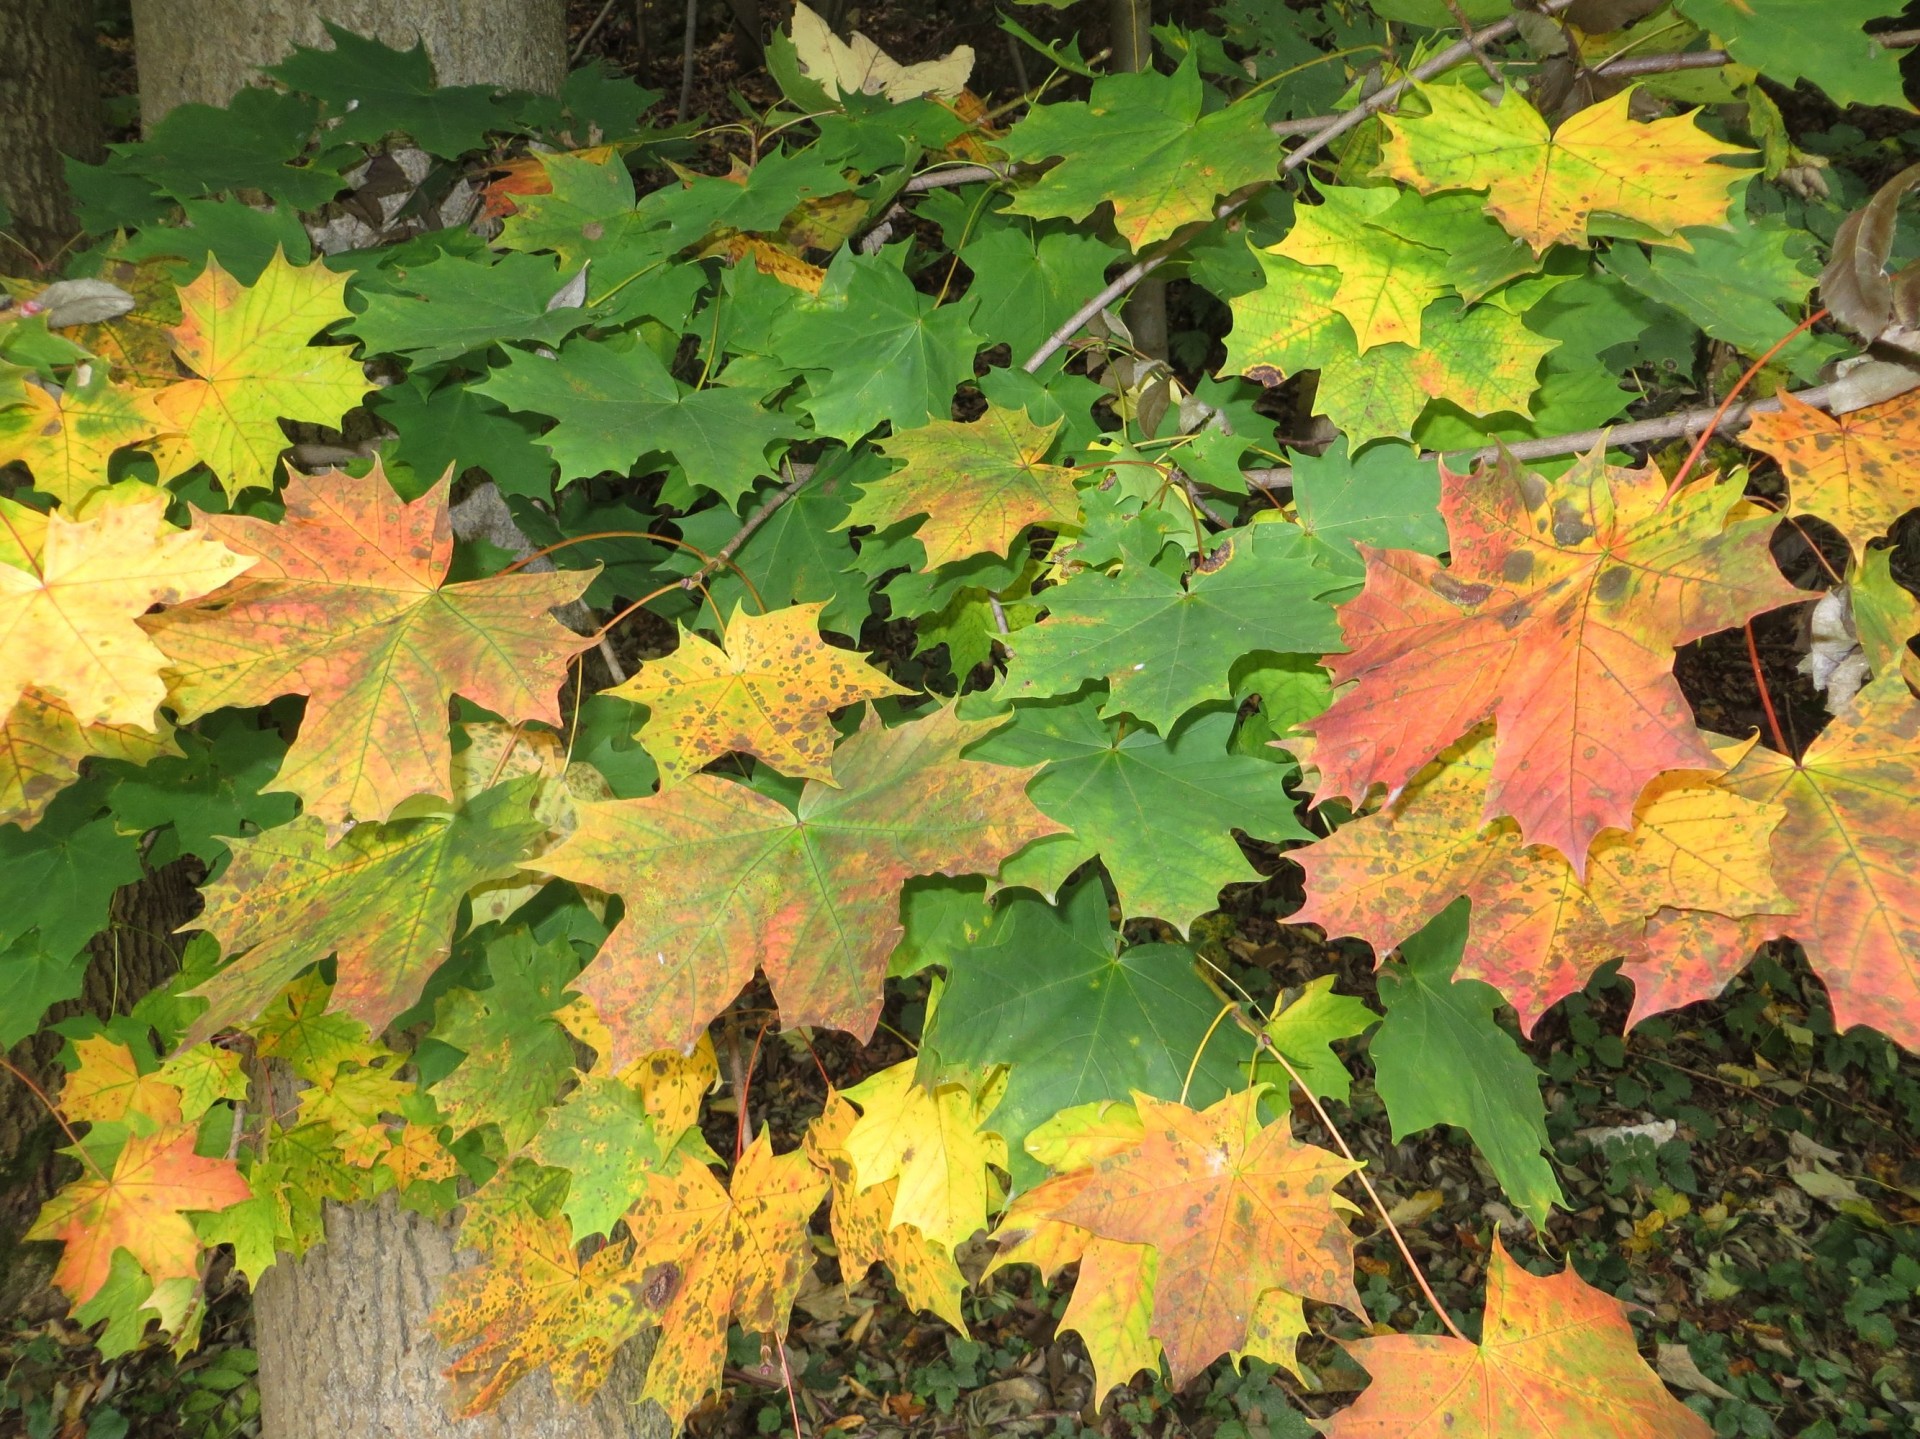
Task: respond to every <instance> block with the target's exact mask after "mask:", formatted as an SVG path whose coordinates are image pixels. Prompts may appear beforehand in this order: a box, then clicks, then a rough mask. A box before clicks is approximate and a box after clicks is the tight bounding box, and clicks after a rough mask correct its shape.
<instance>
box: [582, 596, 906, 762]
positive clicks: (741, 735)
mask: <svg viewBox="0 0 1920 1439" xmlns="http://www.w3.org/2000/svg"><path fill="white" fill-rule="evenodd" d="M824 608H825V606H824V605H818V604H813V605H792V606H789V607H788V608H786V609H782V610H774V611H772V612H771V613H769V614H763V615H749V614H746V613H745V612H744V611H743V610H742V608H741V607H740V606H738V605H736V606H735V607H734V611H733V618H732V619H731V620H730V621H728V623H727V628H726V633H725V635H724V636H723V637H722V643H723V645H724V648H723V647H722V645H716V644H713V643H712V642H710V641H708V640H706V639H703V638H702V637H701V636H699V635H697V634H694V633H693V632H692V631H691V630H686V629H683V630H681V632H680V647H679V648H678V649H676V650H675V651H674V652H673V653H672V654H670V655H666V656H664V657H662V658H660V659H657V660H648V661H647V662H646V663H645V664H644V665H643V666H641V669H640V672H639V673H638V674H636V675H635V676H634V677H633V678H632V679H630V680H628V681H627V682H626V683H625V684H623V685H621V686H619V687H618V688H617V689H613V690H609V691H607V693H609V694H615V695H618V696H620V698H622V699H628V700H634V701H637V702H638V703H640V704H644V705H646V706H647V707H648V709H649V712H650V713H649V715H648V718H647V722H646V724H645V725H644V726H643V727H642V728H641V731H640V733H639V734H638V735H637V736H636V738H638V739H639V740H640V742H641V743H642V744H644V745H645V746H646V747H647V752H648V753H649V754H651V755H652V756H653V758H654V762H655V763H656V764H658V765H659V766H660V788H661V789H662V790H663V791H664V790H668V789H671V788H672V787H673V786H675V785H677V784H679V783H680V782H681V781H682V780H684V779H687V778H688V777H689V776H691V775H693V774H694V773H696V772H697V771H698V770H699V769H700V768H701V767H702V766H703V765H705V764H706V763H707V762H708V761H709V760H712V759H717V758H718V757H719V756H721V755H723V754H729V753H733V752H736V751H737V752H739V753H742V754H750V755H754V756H756V757H758V758H760V759H763V760H765V761H766V762H767V763H768V764H770V765H772V766H773V767H774V768H775V769H777V770H779V771H780V772H781V773H782V774H787V775H793V776H795V777H796V778H804V779H815V780H820V781H821V782H823V783H825V784H832V783H833V742H834V740H835V738H836V737H837V736H836V735H835V732H834V728H833V725H832V724H831V723H830V721H829V719H828V716H829V715H830V714H831V713H832V712H833V711H834V710H837V709H841V708H843V707H844V706H846V705H851V704H858V703H860V701H862V700H869V699H878V698H879V697H880V696H881V695H904V694H911V693H913V691H911V690H908V689H904V688H902V687H901V686H899V685H897V684H895V683H894V682H893V681H892V680H890V679H888V678H887V677H886V676H885V675H884V674H882V673H881V672H880V671H879V670H877V669H875V668H874V667H873V666H872V665H871V664H870V663H868V662H867V661H866V660H865V658H864V657H863V656H861V655H858V654H854V653H852V652H850V651H847V650H842V649H836V648H834V647H833V646H831V645H828V644H826V643H824V642H823V641H822V640H821V638H820V611H821V610H822V609H824Z"/></svg>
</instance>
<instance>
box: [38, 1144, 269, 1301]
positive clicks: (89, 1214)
mask: <svg viewBox="0 0 1920 1439" xmlns="http://www.w3.org/2000/svg"><path fill="white" fill-rule="evenodd" d="M194 1138H195V1130H194V1129H193V1128H191V1127H185V1128H167V1129H162V1130H160V1131H158V1132H157V1133H154V1134H148V1135H140V1134H135V1135H133V1136H131V1137H130V1138H129V1139H128V1140H127V1142H126V1145H125V1147H124V1148H122V1149H121V1151H120V1157H119V1158H118V1159H117V1160H115V1161H114V1166H113V1173H112V1175H111V1176H108V1177H102V1176H101V1175H99V1174H98V1173H97V1172H96V1173H94V1174H92V1175H89V1176H88V1177H85V1178H82V1179H77V1180H75V1181H74V1182H73V1183H72V1184H69V1185H68V1186H67V1187H66V1188H65V1189H63V1190H61V1191H60V1192H59V1193H58V1194H56V1195H54V1197H53V1198H52V1199H49V1200H48V1201H47V1202H46V1204H45V1205H44V1206H43V1207H42V1208H41V1210H40V1217H39V1218H38V1219H36V1220H34V1222H33V1228H31V1229H29V1230H28V1231H27V1238H29V1239H53V1240H58V1241H60V1242H61V1243H63V1244H65V1245H66V1249H65V1251H64V1252H63V1253H62V1254H61V1256H60V1265H59V1267H58V1268H57V1269H55V1270H54V1272H53V1282H54V1283H55V1284H57V1285H59V1286H60V1287H61V1288H62V1289H64V1290H65V1291H66V1293H67V1296H68V1297H69V1298H70V1299H72V1300H73V1302H74V1303H76V1304H81V1303H84V1302H85V1301H87V1300H88V1299H91V1298H92V1297H93V1296H94V1295H95V1294H96V1293H98V1292H99V1290H100V1286H101V1285H102V1284H105V1283H106V1282H107V1271H108V1269H109V1268H110V1267H111V1266H112V1263H113V1251H114V1250H116V1249H124V1250H126V1251H127V1253H129V1254H131V1255H132V1256H133V1257H134V1258H135V1259H136V1260H138V1261H139V1263H140V1267H141V1268H142V1269H144V1270H146V1272H147V1277H148V1278H149V1279H151V1280H152V1281H153V1282H154V1284H155V1285H159V1284H163V1283H165V1282H166V1281H167V1280H169V1279H191V1278H193V1277H194V1275H195V1274H197V1273H198V1272H199V1271H198V1269H197V1268H196V1261H197V1260H198V1257H199V1254H200V1240H199V1237H198V1236H197V1235H195V1233H194V1231H193V1225H192V1224H191V1223H189V1222H188V1220H187V1211H190V1210H192V1211H210V1210H220V1209H225V1208H227V1207H228V1206H229V1205H233V1204H238V1203H240V1201H241V1200H243V1199H251V1198H252V1197H253V1191H252V1190H251V1189H249V1188H248V1187H247V1181H246V1180H244V1179H242V1178H241V1177H240V1170H239V1168H238V1167H237V1166H236V1165H235V1164H234V1162H233V1161H232V1160H231V1159H207V1158H204V1157H203V1156H201V1155H198V1154H195V1153H194V1152H193V1143H194Z"/></svg>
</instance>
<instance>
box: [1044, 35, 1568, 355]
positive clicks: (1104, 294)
mask: <svg viewBox="0 0 1920 1439" xmlns="http://www.w3.org/2000/svg"><path fill="white" fill-rule="evenodd" d="M1572 3H1573V0H1544V3H1543V4H1541V5H1540V7H1539V9H1538V11H1537V13H1539V14H1542V15H1552V14H1557V13H1558V12H1559V11H1561V10H1564V9H1566V8H1567V6H1569V5H1571V4H1572ZM1518 25H1519V21H1518V19H1517V18H1516V17H1514V16H1508V17H1507V18H1506V19H1505V20H1498V21H1495V22H1494V23H1493V24H1491V25H1488V26H1487V27H1486V28H1485V29H1483V30H1480V31H1478V32H1476V33H1475V35H1474V37H1473V38H1472V39H1471V40H1459V41H1456V42H1454V43H1453V44H1452V45H1449V46H1448V47H1447V48H1446V49H1444V50H1442V51H1441V52H1440V53H1439V54H1438V55H1435V56H1434V57H1433V58H1432V59H1431V60H1429V61H1427V63H1426V64H1424V65H1421V66H1419V67H1417V68H1416V69H1414V70H1413V71H1411V72H1410V73H1409V74H1407V75H1406V76H1404V77H1403V78H1401V79H1399V80H1396V81H1394V83H1393V84H1391V85H1387V86H1384V87H1382V88H1381V89H1380V90H1378V91H1376V92H1375V93H1374V94H1372V95H1370V96H1369V97H1368V98H1367V99H1365V100H1363V101H1361V102H1360V103H1359V104H1358V105H1356V106H1354V107H1353V108H1352V109H1351V110H1347V111H1344V112H1343V113H1341V114H1339V115H1336V116H1333V117H1332V118H1331V119H1329V120H1328V121H1327V122H1326V123H1325V124H1323V125H1322V126H1321V127H1320V128H1319V129H1318V130H1316V131H1314V132H1313V133H1312V134H1311V135H1309V136H1308V137H1307V139H1306V141H1305V143H1303V144H1301V145H1300V146H1298V147H1297V148H1296V149H1294V150H1293V151H1291V152H1290V153H1289V154H1288V155H1287V157H1286V158H1285V159H1284V160H1282V161H1281V162H1280V174H1281V175H1288V174H1291V173H1292V172H1293V171H1295V170H1298V169H1299V168H1300V167H1301V166H1302V165H1304V164H1306V163H1307V161H1308V160H1310V159H1312V158H1313V156H1315V155H1317V154H1319V153H1320V151H1322V150H1324V149H1326V147H1327V146H1328V145H1331V144H1332V143H1333V142H1334V141H1335V140H1337V139H1339V138H1340V137H1341V136H1342V135H1344V134H1346V133H1347V132H1348V131H1349V130H1352V129H1355V128H1356V127H1358V126H1360V125H1362V124H1365V123H1366V121H1368V120H1369V119H1371V118H1372V117H1373V116H1374V115H1376V114H1377V113H1379V112H1380V111H1381V110H1384V109H1386V108H1387V106H1389V105H1391V104H1393V103H1394V102H1395V101H1396V100H1398V99H1399V98H1400V97H1401V96H1402V95H1403V94H1405V93H1406V91H1407V89H1408V88H1409V87H1410V86H1412V85H1415V84H1417V83H1419V82H1420V81H1422V80H1430V79H1432V78H1433V77H1434V76H1435V75H1439V74H1443V73H1445V72H1446V71H1448V70H1451V69H1452V68H1453V67H1454V66H1455V65H1458V64H1459V63H1460V62H1461V61H1462V60H1465V59H1467V58H1468V57H1469V56H1471V55H1473V54H1474V53H1475V52H1476V51H1477V50H1478V49H1479V48H1480V47H1481V46H1483V45H1490V44H1492V43H1493V42H1494V41H1495V40H1504V39H1505V38H1506V37H1507V36H1508V35H1511V34H1512V33H1513V31H1514V30H1515V28H1516V27H1517V26H1518ZM1276 178H1277V177H1276ZM1272 183H1273V181H1267V182H1266V184H1272ZM1264 188H1265V185H1260V186H1255V187H1252V188H1251V189H1249V191H1248V192H1247V193H1246V194H1245V195H1243V196H1241V198H1239V199H1238V200H1235V201H1233V202H1231V203H1230V204H1226V205H1222V206H1220V207H1219V209H1218V210H1216V211H1215V218H1216V219H1225V218H1226V217H1228V216H1229V215H1233V214H1236V213H1238V212H1239V211H1240V210H1242V209H1244V208H1245V207H1246V206H1247V205H1248V204H1249V203H1250V202H1251V201H1252V199H1253V198H1254V196H1255V195H1257V194H1259V193H1260V192H1261V190H1263V189H1264ZM1203 229H1204V227H1203V226H1198V225H1196V226H1192V227H1190V233H1188V234H1186V235H1175V236H1173V237H1171V238H1170V239H1168V240H1167V241H1165V242H1164V243H1163V244H1161V245H1160V246H1159V247H1158V248H1157V249H1155V250H1154V252H1153V253H1152V254H1150V255H1144V256H1142V257H1141V258H1140V259H1138V260H1136V261H1135V262H1134V263H1133V264H1131V265H1129V266H1127V268H1126V269H1125V270H1123V271H1122V272H1121V273H1120V276H1119V278H1118V279H1115V280H1113V281H1112V282H1111V283H1109V284H1108V285H1107V286H1106V287H1105V288H1104V289H1102V290H1101V291H1100V293H1099V294H1097V295H1095V296H1094V297H1093V298H1092V299H1091V300H1088V301H1087V303H1086V304H1084V305H1082V306H1081V307H1080V308H1079V309H1078V310H1075V311H1074V312H1073V315H1072V316H1071V317H1070V318H1069V319H1068V320H1067V322H1066V323H1065V324H1063V325H1062V326H1060V328H1059V329H1057V330H1055V331H1054V332H1053V333H1052V334H1051V335H1049V336H1047V338H1046V340H1045V341H1044V342H1043V343H1042V344H1041V346H1040V348H1039V349H1037V350H1035V351H1034V352H1033V353H1032V354H1031V355H1029V356H1028V357H1027V359H1026V362H1025V363H1024V364H1023V365H1021V367H1020V368H1021V369H1023V370H1025V371H1026V372H1027V373H1028V374H1032V373H1034V371H1036V370H1038V369H1039V368H1040V367H1041V366H1042V365H1044V364H1046V362H1047V361H1048V360H1050V359H1052V358H1053V357H1054V355H1055V354H1056V353H1058V352H1059V350H1060V349H1061V348H1062V347H1063V346H1064V345H1065V344H1066V343H1067V341H1069V340H1071V339H1072V338H1073V337H1074V336H1075V335H1077V334H1078V333H1079V332H1080V327H1081V326H1082V325H1084V324H1086V323H1087V321H1089V320H1091V319H1092V318H1093V317H1094V316H1095V315H1097V314H1099V313H1100V312H1101V311H1102V310H1104V309H1106V308H1107V306H1108V305H1110V304H1112V303H1113V301H1114V300H1116V299H1118V298H1119V297H1120V296H1121V295H1123V294H1125V293H1126V292H1127V291H1128V290H1131V289H1132V288H1133V287H1134V286H1135V285H1137V284H1139V283H1140V281H1141V280H1143V279H1145V278H1146V277H1147V276H1148V275H1150V274H1152V273H1153V272H1154V271H1155V270H1157V269H1159V268H1160V267H1161V266H1162V265H1164V264H1166V262H1167V261H1168V260H1171V259H1172V258H1173V257H1174V256H1175V255H1177V254H1179V253H1180V251H1181V250H1182V249H1184V248H1185V247H1186V244H1187V242H1188V240H1190V239H1193V238H1194V237H1195V236H1197V235H1198V234H1200V233H1201V231H1202V230H1203Z"/></svg>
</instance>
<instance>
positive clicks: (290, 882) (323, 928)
mask: <svg viewBox="0 0 1920 1439" xmlns="http://www.w3.org/2000/svg"><path fill="white" fill-rule="evenodd" d="M533 783H534V782H533V781H531V780H516V781H514V782H513V783H511V784H504V785H499V786H497V787H496V788H494V789H491V790H488V791H487V792H486V793H485V794H483V795H481V796H479V797H478V798H477V799H475V800H474V801H473V802H472V803H471V804H469V805H467V806H466V807H465V808H463V809H461V810H459V811H457V812H456V813H455V814H454V815H453V816H452V817H450V818H449V817H444V816H432V817H425V818H421V819H408V820H396V821H394V822H393V823H391V824H384V825H357V826H355V827H354V829H353V830H351V831H350V832H349V833H348V834H347V836H346V838H344V839H342V840H341V841H340V842H339V843H338V844H334V845H329V844H328V842H327V840H328V835H327V831H326V827H325V826H324V825H323V824H321V823H320V821H319V820H317V819H314V818H312V817H310V816H307V815H302V816H301V817H300V818H299V819H296V820H294V821H293V822H292V823H291V824H283V825H278V826H276V827H275V828H273V829H270V830H267V831H265V832H264V833H262V834H260V835H259V836H257V837H255V838H253V839H248V840H235V841H234V842H233V862H232V863H231V864H230V865H228V866H227V869H226V871H225V872H224V873H223V874H222V875H221V876H220V878H219V879H218V880H217V881H215V882H214V883H212V884H210V885H208V886H207V887H206V889H205V890H204V891H203V893H204V895H205V897H206V909H205V911H204V912H203V913H202V914H201V915H200V917H199V918H198V919H196V920H195V921H194V925H195V927H196V928H199V929H204V930H206V931H207V932H208V933H209V934H211V935H213V936H214V938H215V939H217V940H219V941H220V947H221V949H222V950H223V951H224V952H226V953H227V954H229V955H234V956H237V957H236V958H234V959H232V960H231V961H230V962H229V963H228V964H227V966H226V968H224V969H222V970H221V971H220V972H219V973H217V974H215V975H214V976H213V977H212V978H211V979H209V980H207V981H206V982H205V983H204V984H202V985H200V987H199V988H197V989H195V990H194V991H193V993H194V994H196V995H198V996H199V997H201V998H203V999H205V1000H207V1001H208V1007H207V1010H206V1012H205V1013H203V1014H202V1015H201V1016H200V1017H199V1018H198V1019H197V1020H195V1021H194V1023H193V1026H192V1028H191V1029H190V1030H189V1037H188V1042H189V1043H193V1042H197V1041H198V1040H201V1039H204V1038H206V1037H207V1036H209V1035H211V1034H213V1033H214V1032H215V1031H216V1030H218V1029H220V1028H221V1027H222V1026H224V1025H227V1024H230V1023H234V1022H236V1021H240V1020H247V1019H251V1018H253V1017H254V1016H255V1015H257V1014H259V1013H261V1012H262V1011H263V1010H265V1009H266V1008H267V1006H268V1005H269V1004H271V1003H272V1002H273V1000H274V999H275V997H276V996H277V995H278V994H279V993H280V990H281V987H282V986H283V985H285V984H286V983H287V981H288V980H290V979H292V978H293V977H294V975H296V974H298V973H299V972H300V971H301V970H303V969H305V968H306V967H307V966H308V965H310V964H315V963H317V962H318V961H320V960H323V959H325V958H327V956H328V955H332V956H334V957H335V959H336V961H337V963H338V966H339V981H338V983H337V984H336V985H335V987H334V989H333V1002H334V1004H335V1005H337V1006H338V1007H339V1008H340V1009H342V1010H344V1011H345V1012H346V1013H348V1014H350V1015H352V1016H354V1017H355V1018H357V1019H360V1020H363V1021H364V1022H365V1023H366V1024H367V1025H368V1026H369V1027H370V1028H371V1029H372V1030H373V1031H374V1032H375V1033H378V1032H379V1031H380V1030H382V1029H384V1028H386V1026H387V1024H388V1023H389V1022H390V1021H391V1020H392V1019H393V1018H394V1016H395V1015H397V1014H399V1013H400V1012H401V1011H402V1010H404V1009H406V1008H407V1007H408V1006H410V1005H411V1004H412V1003H413V1002H414V1000H416V999H418V998H419V997H420V987H421V986H422V985H423V984H425V983H426V980H427V976H428V975H429V974H431V973H432V972H433V971H434V969H435V968H436V967H437V966H438V965H439V964H440V962H441V961H442V960H444V959H445V958H446V957H447V952H448V950H449V948H450V947H451V946H452V944H453V923H454V918H455V916H456V915H457V914H458V913H459V909H460V901H461V900H462V899H463V898H464V897H465V896H466V894H467V892H468V891H469V890H471V889H472V888H473V887H474V886H475V885H478V884H482V883H485V882H486V881H488V880H492V879H499V878H501V877H503V876H504V875H507V874H510V873H511V872H512V871H513V869H514V867H515V866H516V864H517V863H518V862H519V861H520V859H521V858H522V856H523V854H524V852H525V850H526V849H527V847H528V846H529V845H530V844H531V843H532V842H533V841H534V840H535V839H537V838H538V837H539V836H540V834H541V833H542V832H543V829H542V826H541V824H540V822H539V821H538V820H537V819H535V818H534V817H533V813H532V799H533Z"/></svg>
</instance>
